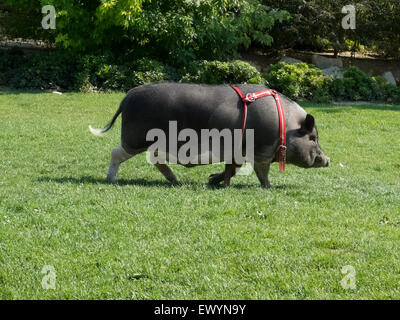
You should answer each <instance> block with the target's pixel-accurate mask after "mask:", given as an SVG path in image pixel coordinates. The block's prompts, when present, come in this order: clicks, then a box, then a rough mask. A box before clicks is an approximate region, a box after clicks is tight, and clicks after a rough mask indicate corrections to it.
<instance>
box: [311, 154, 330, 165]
mask: <svg viewBox="0 0 400 320" xmlns="http://www.w3.org/2000/svg"><path fill="white" fill-rule="evenodd" d="M329 162H330V159H329V158H328V157H327V156H325V155H324V154H323V153H321V154H319V155H318V156H317V157H316V158H315V162H314V167H317V168H318V167H329Z"/></svg>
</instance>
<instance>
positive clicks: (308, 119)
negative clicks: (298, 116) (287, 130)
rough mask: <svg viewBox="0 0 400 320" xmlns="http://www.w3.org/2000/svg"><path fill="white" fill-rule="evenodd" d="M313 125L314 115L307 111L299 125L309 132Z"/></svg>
mask: <svg viewBox="0 0 400 320" xmlns="http://www.w3.org/2000/svg"><path fill="white" fill-rule="evenodd" d="M314 125H315V121H314V117H313V116H312V115H311V114H309V113H308V114H307V116H306V118H305V119H304V122H303V123H302V125H301V127H302V128H303V129H305V130H307V131H309V132H311V131H312V130H313V129H314Z"/></svg>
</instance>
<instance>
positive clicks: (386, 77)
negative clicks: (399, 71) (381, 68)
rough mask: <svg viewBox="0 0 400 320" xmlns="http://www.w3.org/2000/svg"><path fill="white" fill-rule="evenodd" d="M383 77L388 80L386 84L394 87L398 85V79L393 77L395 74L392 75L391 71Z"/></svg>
mask: <svg viewBox="0 0 400 320" xmlns="http://www.w3.org/2000/svg"><path fill="white" fill-rule="evenodd" d="M383 77H384V78H385V79H386V82H387V83H389V84H393V85H395V86H396V85H397V83H396V79H395V78H394V76H393V73H391V72H390V71H387V72H385V73H384V74H383Z"/></svg>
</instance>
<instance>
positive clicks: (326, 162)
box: [325, 157, 331, 167]
mask: <svg viewBox="0 0 400 320" xmlns="http://www.w3.org/2000/svg"><path fill="white" fill-rule="evenodd" d="M325 159H326V160H325V167H329V162H331V159H329V157H325Z"/></svg>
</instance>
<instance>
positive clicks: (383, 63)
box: [241, 49, 400, 83]
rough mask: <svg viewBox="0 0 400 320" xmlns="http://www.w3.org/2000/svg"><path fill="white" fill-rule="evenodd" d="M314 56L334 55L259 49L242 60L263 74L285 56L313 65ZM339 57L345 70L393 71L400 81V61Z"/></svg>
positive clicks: (247, 53)
mask: <svg viewBox="0 0 400 320" xmlns="http://www.w3.org/2000/svg"><path fill="white" fill-rule="evenodd" d="M313 54H320V55H323V56H326V57H332V58H333V53H329V52H304V51H294V50H287V51H281V52H276V51H275V52H265V51H261V50H257V49H252V50H249V51H248V52H245V53H242V54H241V55H242V59H243V60H244V61H247V62H249V63H250V64H252V65H254V66H255V67H256V68H257V69H258V70H260V71H262V72H268V70H269V65H270V64H273V63H277V62H278V61H279V60H280V59H282V58H283V57H284V56H289V57H292V58H295V59H299V60H301V61H304V62H307V63H311V57H312V55H313ZM339 57H340V58H341V59H342V60H343V65H344V67H345V68H348V67H350V66H357V67H358V68H360V69H361V70H363V71H364V72H366V73H368V74H371V75H373V76H378V75H383V73H385V72H386V71H391V72H392V73H393V75H394V77H395V78H396V80H397V82H398V83H399V81H400V61H395V60H385V59H381V58H377V57H374V56H372V55H367V54H358V53H357V54H356V56H355V57H351V54H350V52H343V53H341V54H339Z"/></svg>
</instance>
